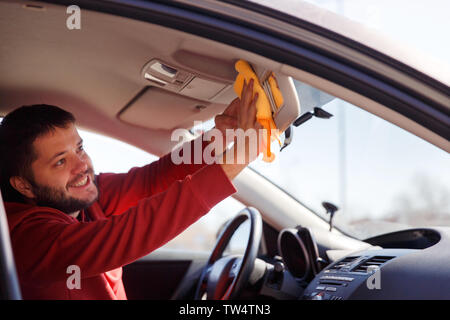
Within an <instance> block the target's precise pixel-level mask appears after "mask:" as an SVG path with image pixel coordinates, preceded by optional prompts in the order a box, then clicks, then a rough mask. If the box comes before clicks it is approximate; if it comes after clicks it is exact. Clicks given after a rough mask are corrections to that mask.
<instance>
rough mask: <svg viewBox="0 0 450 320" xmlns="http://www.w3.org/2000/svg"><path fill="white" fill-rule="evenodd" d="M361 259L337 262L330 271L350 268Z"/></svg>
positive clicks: (346, 259)
mask: <svg viewBox="0 0 450 320" xmlns="http://www.w3.org/2000/svg"><path fill="white" fill-rule="evenodd" d="M358 258H359V257H347V258H344V259H342V260H341V261H339V262H337V263H336V264H335V265H334V266H332V267H331V268H330V269H329V270H330V271H331V270H333V271H339V270H340V269H341V268H345V267H349V266H350V265H351V264H352V262H354V261H355V260H356V259H358Z"/></svg>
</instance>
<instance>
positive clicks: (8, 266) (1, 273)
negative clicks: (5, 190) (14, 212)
mask: <svg viewBox="0 0 450 320" xmlns="http://www.w3.org/2000/svg"><path fill="white" fill-rule="evenodd" d="M4 299H5V300H20V299H22V295H21V293H20V287H19V281H18V278H17V272H16V267H15V263H14V255H13V252H12V249H11V241H10V238H9V228H8V220H7V217H6V212H5V207H4V205H3V198H2V196H1V192H0V300H4Z"/></svg>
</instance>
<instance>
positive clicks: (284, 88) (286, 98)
mask: <svg viewBox="0 0 450 320" xmlns="http://www.w3.org/2000/svg"><path fill="white" fill-rule="evenodd" d="M252 68H253V70H254V71H255V74H256V75H257V76H258V79H259V80H260V82H261V83H263V82H264V79H267V77H268V75H269V74H272V73H273V74H274V75H275V79H276V81H277V84H278V88H279V89H280V91H281V93H282V95H283V104H282V105H281V107H280V108H278V110H277V111H276V112H274V113H273V120H274V122H275V124H276V126H277V128H278V130H280V132H284V131H285V130H286V129H287V128H288V127H289V126H290V125H291V124H292V123H293V122H294V121H295V120H296V119H297V118H298V117H299V116H300V115H301V114H302V113H303V112H306V111H305V110H303V109H302V106H301V104H300V100H299V97H298V94H297V90H296V88H295V85H294V81H293V80H292V78H291V77H288V76H285V75H283V74H280V73H277V72H272V71H271V70H268V69H265V68H262V67H259V66H256V65H252Z"/></svg>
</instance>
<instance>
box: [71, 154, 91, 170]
mask: <svg viewBox="0 0 450 320" xmlns="http://www.w3.org/2000/svg"><path fill="white" fill-rule="evenodd" d="M88 167H89V166H88V163H87V160H86V159H84V158H81V157H79V156H78V155H76V156H75V157H74V166H73V170H72V171H73V173H74V174H78V173H83V172H86V170H87V169H88Z"/></svg>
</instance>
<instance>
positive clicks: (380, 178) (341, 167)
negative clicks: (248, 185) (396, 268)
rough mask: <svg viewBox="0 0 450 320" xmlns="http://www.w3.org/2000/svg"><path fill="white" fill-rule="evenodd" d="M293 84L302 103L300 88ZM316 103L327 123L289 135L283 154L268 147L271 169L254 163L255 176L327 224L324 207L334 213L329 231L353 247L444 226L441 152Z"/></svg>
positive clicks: (448, 179) (447, 207) (445, 171)
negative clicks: (350, 238)
mask: <svg viewBox="0 0 450 320" xmlns="http://www.w3.org/2000/svg"><path fill="white" fill-rule="evenodd" d="M294 83H295V86H296V88H297V93H298V95H299V97H300V103H302V102H303V100H302V93H303V95H305V86H306V85H305V84H303V83H300V82H298V81H295V80H294ZM316 91H318V90H316ZM310 96H311V95H310ZM314 96H315V97H316V98H317V101H318V102H319V105H320V104H321V103H320V102H323V101H327V102H326V103H325V104H324V105H323V106H322V109H323V110H325V111H327V112H329V113H331V114H332V115H333V117H331V118H330V119H321V118H316V117H313V118H312V119H310V120H308V121H306V122H305V123H303V124H301V125H300V126H299V127H293V140H292V143H291V144H290V145H289V146H287V147H286V148H285V149H283V151H281V153H280V151H279V149H280V148H277V145H276V143H274V144H272V145H273V146H274V149H275V153H276V154H277V156H276V158H275V161H274V162H272V163H265V162H263V161H255V162H253V163H252V164H251V165H250V166H251V167H252V168H253V169H254V170H256V171H257V172H258V173H260V174H262V175H263V176H265V177H266V178H268V179H269V180H271V181H272V182H273V183H275V184H276V185H278V186H279V187H281V188H282V189H284V190H285V191H287V192H288V193H290V194H291V195H292V196H293V197H295V198H296V199H298V201H300V202H301V203H302V204H304V205H305V206H306V207H308V208H310V209H311V210H313V211H314V212H316V213H317V214H318V215H320V216H322V217H323V218H324V219H326V220H328V217H327V216H326V211H325V209H324V207H323V206H322V202H324V201H327V202H331V203H333V204H335V205H337V206H338V207H339V210H338V211H337V213H336V215H335V217H334V219H333V222H334V224H335V226H336V227H338V228H339V229H341V230H342V231H344V232H346V233H348V234H349V235H352V236H354V237H357V238H359V239H366V238H368V237H371V236H374V235H379V234H381V233H385V232H390V231H395V230H400V229H404V228H405V227H414V226H422V227H423V226H450V161H449V157H448V154H447V153H446V152H445V151H443V150H441V149H439V148H437V147H435V146H433V145H431V144H430V143H428V142H426V141H424V140H422V139H421V138H418V137H417V136H415V135H413V134H411V133H409V132H407V131H405V130H403V129H400V128H399V127H397V126H395V125H393V124H391V123H389V122H387V121H385V120H383V119H381V118H379V117H377V116H375V115H373V114H371V113H369V112H366V111H365V110H363V109H361V108H358V107H356V106H354V105H351V104H350V103H347V102H345V101H343V100H340V99H338V98H334V99H333V97H331V99H330V98H327V99H325V98H326V97H327V96H328V95H325V94H324V93H322V94H318V93H316V94H315V95H314ZM328 97H330V96H328ZM283 138H284V136H283V135H282V138H281V140H282V141H283Z"/></svg>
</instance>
